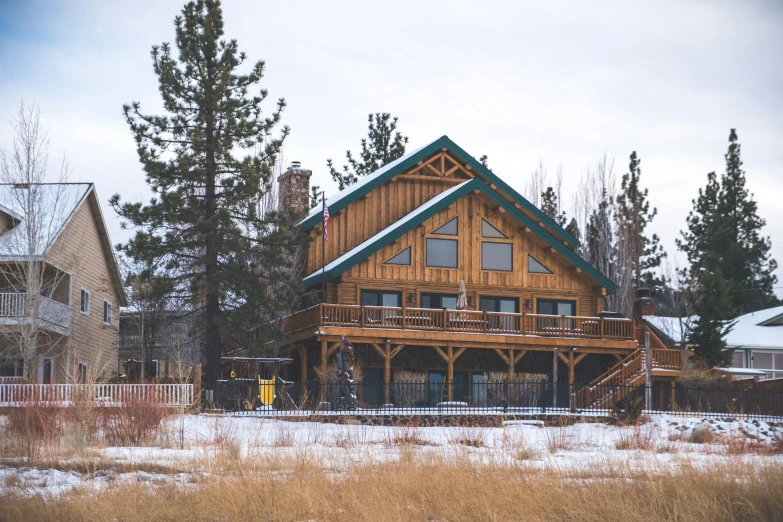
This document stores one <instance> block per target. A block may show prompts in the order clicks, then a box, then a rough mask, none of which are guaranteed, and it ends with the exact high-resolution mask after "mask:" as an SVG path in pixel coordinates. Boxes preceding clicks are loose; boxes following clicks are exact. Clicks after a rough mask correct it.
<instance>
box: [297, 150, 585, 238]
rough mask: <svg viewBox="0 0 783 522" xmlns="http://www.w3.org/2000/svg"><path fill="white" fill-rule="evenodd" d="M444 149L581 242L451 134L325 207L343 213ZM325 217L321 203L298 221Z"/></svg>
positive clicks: (383, 169)
mask: <svg viewBox="0 0 783 522" xmlns="http://www.w3.org/2000/svg"><path fill="white" fill-rule="evenodd" d="M444 148H445V149H447V150H448V151H449V152H451V153H452V154H453V155H454V156H455V157H456V158H457V159H459V160H460V161H462V162H463V163H464V164H466V165H468V166H470V170H471V171H472V172H474V173H475V174H476V175H477V176H479V177H480V178H482V179H483V180H484V181H486V182H488V183H490V184H491V185H495V187H497V189H496V190H500V191H502V192H504V193H505V194H507V195H508V196H509V197H510V198H511V199H512V200H513V202H514V203H515V204H517V205H519V206H520V207H521V208H523V209H524V210H525V211H527V212H529V213H530V214H531V215H532V216H533V217H534V218H535V220H537V222H540V223H544V225H545V227H546V228H548V229H549V230H552V231H554V233H555V234H557V235H558V236H560V237H562V238H563V240H564V241H566V242H567V243H568V244H569V245H571V246H578V245H579V241H577V240H576V238H574V237H573V236H571V234H569V233H568V232H566V231H565V230H564V229H563V227H561V226H560V225H558V224H557V223H556V222H555V221H554V220H553V219H551V218H550V217H549V216H547V215H546V214H544V212H542V211H541V209H539V208H538V207H536V206H535V205H533V204H532V203H530V202H529V201H528V200H527V199H525V198H524V197H522V195H521V194H519V193H518V192H517V191H515V190H514V189H513V188H511V187H510V186H509V185H508V184H507V183H506V182H505V181H503V180H502V179H500V178H499V177H498V176H497V175H496V174H495V173H493V172H492V171H491V170H489V169H488V168H487V167H485V166H484V165H482V164H481V163H480V162H479V161H478V160H476V159H475V158H474V157H473V156H471V155H470V154H468V153H467V152H465V151H464V150H463V149H462V148H461V147H460V146H459V145H457V144H456V143H454V142H453V141H451V140H450V139H449V137H448V136H441V137H440V138H438V139H437V140H435V141H433V142H431V143H429V144H427V145H424V146H423V147H420V148H418V149H416V150H414V151H412V152H410V153H408V154H406V155H405V156H402V157H401V158H398V159H396V160H394V161H393V162H391V163H389V164H387V165H385V166H383V167H381V168H380V169H378V170H376V171H375V172H373V173H372V174H368V175H367V176H364V177H363V178H361V179H360V180H359V181H358V182H357V183H355V184H353V185H351V186H350V187H347V188H345V189H343V190H341V191H340V192H338V193H337V194H335V195H334V196H332V197H330V198H328V199H327V200H326V206H327V207H328V208H329V212H330V213H332V214H336V213H338V212H340V211H341V210H342V209H344V208H346V207H347V206H348V205H350V204H351V203H352V202H354V201H356V200H357V199H359V198H361V197H362V196H364V195H366V194H368V193H370V192H371V191H373V190H374V189H376V188H377V187H379V186H381V185H383V184H384V183H386V182H387V181H389V180H391V179H392V178H393V177H394V176H397V175H398V174H402V173H404V172H406V171H407V170H409V169H411V168H413V167H415V166H416V164H417V163H418V162H419V161H423V160H424V159H426V158H428V157H429V156H431V155H433V154H435V153H436V152H438V151H439V150H441V149H444ZM497 196H498V197H499V198H501V199H503V200H506V198H504V197H502V196H501V195H500V194H497ZM506 201H507V200H506ZM512 207H514V205H512ZM322 219H323V211H322V210H321V208H320V206H319V207H316V208H314V209H312V210H311V211H310V213H309V214H308V215H307V217H305V218H304V219H303V220H302V221H300V222H299V225H300V226H302V227H303V228H304V229H305V230H309V229H311V228H313V227H314V226H315V225H317V224H318V223H320V222H321V220H322ZM531 221H532V220H531ZM539 228H540V226H539Z"/></svg>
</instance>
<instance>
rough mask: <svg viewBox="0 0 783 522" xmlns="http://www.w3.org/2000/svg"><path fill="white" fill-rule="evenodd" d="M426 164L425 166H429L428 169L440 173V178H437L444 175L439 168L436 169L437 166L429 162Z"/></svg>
mask: <svg viewBox="0 0 783 522" xmlns="http://www.w3.org/2000/svg"><path fill="white" fill-rule="evenodd" d="M424 166H425V167H427V168H428V169H430V170H431V171H432V172H434V173H435V174H437V175H438V178H437V179H440V178H441V177H442V176H443V172H441V171H439V170H438V169H436V168H435V167H433V166H432V165H430V164H429V163H427V164H426V165H424Z"/></svg>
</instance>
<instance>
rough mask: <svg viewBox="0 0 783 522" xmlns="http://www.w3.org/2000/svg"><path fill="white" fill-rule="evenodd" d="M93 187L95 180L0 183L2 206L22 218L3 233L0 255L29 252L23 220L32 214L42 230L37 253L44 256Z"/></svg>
mask: <svg viewBox="0 0 783 522" xmlns="http://www.w3.org/2000/svg"><path fill="white" fill-rule="evenodd" d="M91 188H92V183H40V184H32V185H31V188H28V187H19V186H17V185H14V184H9V183H3V184H0V204H1V205H2V207H3V209H4V210H7V212H6V213H8V214H12V215H15V217H17V219H21V220H22V222H21V223H19V224H17V225H16V226H15V227H13V228H12V229H10V230H7V231H5V232H3V233H2V234H0V257H17V256H27V255H29V246H30V245H29V244H28V239H27V236H26V234H25V231H26V230H27V228H26V227H25V223H24V219H26V218H30V217H32V216H31V214H34V219H35V220H36V228H37V230H38V231H39V232H38V233H36V234H35V235H36V236H37V237H36V238H34V240H33V243H34V250H35V253H34V255H36V256H41V255H44V254H45V253H46V251H47V250H48V248H49V247H50V246H51V245H52V243H54V240H55V239H57V236H58V235H59V234H60V232H61V231H62V229H63V227H64V226H65V224H66V223H67V222H68V220H69V219H70V217H71V216H72V215H73V213H74V211H75V210H76V209H77V208H78V206H79V204H80V203H81V201H82V200H83V199H84V197H85V196H86V195H87V194H88V193H89V191H90V189H91ZM30 191H32V194H31V193H30ZM31 209H32V210H31Z"/></svg>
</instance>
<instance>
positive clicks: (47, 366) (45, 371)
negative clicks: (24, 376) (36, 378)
mask: <svg viewBox="0 0 783 522" xmlns="http://www.w3.org/2000/svg"><path fill="white" fill-rule="evenodd" d="M41 383H42V384H52V360H51V359H44V362H43V368H42V369H41Z"/></svg>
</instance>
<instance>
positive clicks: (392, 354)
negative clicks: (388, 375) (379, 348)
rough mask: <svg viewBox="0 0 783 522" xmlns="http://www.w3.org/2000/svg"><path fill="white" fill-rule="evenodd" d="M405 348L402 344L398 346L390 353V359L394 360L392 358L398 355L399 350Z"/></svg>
mask: <svg viewBox="0 0 783 522" xmlns="http://www.w3.org/2000/svg"><path fill="white" fill-rule="evenodd" d="M403 348H405V345H404V344H398V345H397V346H396V347H395V348H394V349H393V350H392V351H391V358H392V359H394V356H395V355H397V354H398V353H400V350H402V349H403Z"/></svg>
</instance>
